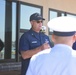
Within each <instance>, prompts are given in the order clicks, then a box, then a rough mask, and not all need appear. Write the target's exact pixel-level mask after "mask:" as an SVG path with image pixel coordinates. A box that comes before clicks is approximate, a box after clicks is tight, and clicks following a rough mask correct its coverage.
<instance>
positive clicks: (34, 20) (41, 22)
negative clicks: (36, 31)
mask: <svg viewBox="0 0 76 75" xmlns="http://www.w3.org/2000/svg"><path fill="white" fill-rule="evenodd" d="M34 21H35V22H36V23H42V22H43V21H36V20H34Z"/></svg>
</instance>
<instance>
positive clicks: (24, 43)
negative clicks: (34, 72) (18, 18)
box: [19, 35, 29, 51]
mask: <svg viewBox="0 0 76 75" xmlns="http://www.w3.org/2000/svg"><path fill="white" fill-rule="evenodd" d="M26 36H27V35H23V36H22V37H21V38H20V41H19V51H25V50H29V41H28V37H26Z"/></svg>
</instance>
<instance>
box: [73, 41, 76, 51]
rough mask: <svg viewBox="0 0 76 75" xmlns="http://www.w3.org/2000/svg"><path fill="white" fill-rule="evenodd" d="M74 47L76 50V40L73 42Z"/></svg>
mask: <svg viewBox="0 0 76 75" xmlns="http://www.w3.org/2000/svg"><path fill="white" fill-rule="evenodd" d="M73 49H74V50H76V42H75V43H74V44H73Z"/></svg>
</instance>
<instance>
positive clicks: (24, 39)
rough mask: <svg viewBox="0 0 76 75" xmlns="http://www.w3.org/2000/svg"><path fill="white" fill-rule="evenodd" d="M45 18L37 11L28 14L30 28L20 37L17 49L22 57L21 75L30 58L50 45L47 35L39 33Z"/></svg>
mask: <svg viewBox="0 0 76 75" xmlns="http://www.w3.org/2000/svg"><path fill="white" fill-rule="evenodd" d="M43 20H45V19H44V18H42V16H41V15H40V14H39V13H34V14H32V15H31V16H30V23H31V29H30V30H29V31H27V32H26V33H24V34H23V35H22V36H21V38H20V43H19V51H20V53H21V57H22V68H21V75H25V74H26V71H27V68H28V65H29V60H30V58H31V57H32V56H33V55H34V54H36V53H38V52H40V51H42V50H44V49H48V48H50V47H51V43H50V40H49V37H48V36H47V35H45V34H44V33H41V32H40V30H41V27H42V22H43Z"/></svg>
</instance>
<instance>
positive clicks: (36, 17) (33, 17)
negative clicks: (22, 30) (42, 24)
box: [30, 13, 45, 21]
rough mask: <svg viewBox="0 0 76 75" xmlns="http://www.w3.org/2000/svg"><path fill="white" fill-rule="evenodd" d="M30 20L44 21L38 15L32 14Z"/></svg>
mask: <svg viewBox="0 0 76 75" xmlns="http://www.w3.org/2000/svg"><path fill="white" fill-rule="evenodd" d="M32 20H45V19H44V18H43V17H42V16H41V15H40V14H39V13H34V14H32V15H31V16H30V21H32Z"/></svg>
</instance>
